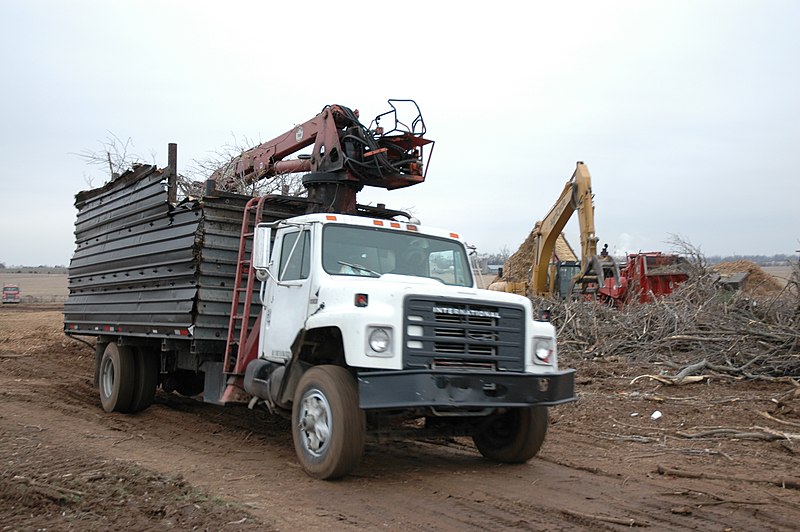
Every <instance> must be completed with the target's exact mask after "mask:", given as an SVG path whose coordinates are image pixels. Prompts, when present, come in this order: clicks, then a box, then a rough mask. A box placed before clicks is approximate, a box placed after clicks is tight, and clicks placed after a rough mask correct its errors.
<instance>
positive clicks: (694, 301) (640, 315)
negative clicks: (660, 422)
mask: <svg viewBox="0 0 800 532" xmlns="http://www.w3.org/2000/svg"><path fill="white" fill-rule="evenodd" d="M759 270H760V268H758V270H756V271H755V274H754V275H755V277H754V280H753V286H761V287H764V286H767V285H768V284H769V283H768V281H769V280H772V279H769V280H765V279H761V278H760V274H759ZM761 273H764V272H763V270H762V271H761ZM764 275H767V274H766V273H764ZM716 277H717V275H716V274H714V273H713V272H704V273H702V274H700V275H698V276H696V277H693V278H691V279H690V280H689V281H687V282H686V283H684V284H683V285H681V286H680V287H679V288H678V289H677V290H676V291H675V292H673V293H672V294H671V295H669V296H667V297H665V298H663V299H660V300H657V301H655V302H652V303H646V304H638V303H632V304H630V305H626V306H625V307H624V308H622V309H614V308H610V307H607V306H604V305H601V304H597V303H593V302H584V301H564V302H556V303H554V302H552V301H549V300H543V299H542V300H534V301H535V302H536V303H538V304H539V305H540V307H544V306H545V305H546V306H551V307H552V317H553V324H554V325H555V327H556V329H557V332H558V338H559V345H560V351H561V353H562V355H563V356H564V357H565V358H566V359H567V362H566V364H567V365H569V364H570V362H569V357H577V359H595V358H599V359H603V358H608V357H615V358H621V359H622V358H624V359H627V360H630V361H635V362H645V363H657V364H660V365H663V366H666V367H668V368H672V369H673V370H679V369H685V368H687V367H689V366H692V368H691V372H690V373H694V374H697V373H702V372H709V371H710V372H713V373H716V374H727V375H733V376H735V377H739V378H753V379H756V378H762V379H763V378H786V377H792V378H798V377H800V296H799V295H798V293H797V291H796V290H783V291H781V290H780V289H779V290H778V291H777V293H776V292H772V295H769V296H764V295H758V296H756V295H753V293H754V292H747V291H736V292H731V291H727V290H724V289H721V288H720V287H719V285H718V284H717V283H716V282H715V280H716ZM759 281H760V282H761V284H760V285H759ZM772 281H773V282H774V280H772ZM756 291H758V292H759V293H761V292H762V291H763V289H757V290H756ZM685 376H686V375H683V376H682V377H685Z"/></svg>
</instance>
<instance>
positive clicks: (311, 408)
mask: <svg viewBox="0 0 800 532" xmlns="http://www.w3.org/2000/svg"><path fill="white" fill-rule="evenodd" d="M332 419H333V416H332V414H331V407H330V405H329V404H328V400H327V399H326V398H325V395H323V394H322V392H320V391H319V390H309V391H307V392H306V393H305V394H304V395H303V399H302V401H301V403H300V419H299V424H298V430H299V431H300V440H301V441H302V442H303V447H304V448H305V450H306V451H308V452H309V453H310V454H312V455H314V456H321V455H323V454H324V453H325V451H326V449H327V447H328V443H329V442H330V436H331V420H332Z"/></svg>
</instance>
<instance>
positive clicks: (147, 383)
mask: <svg viewBox="0 0 800 532" xmlns="http://www.w3.org/2000/svg"><path fill="white" fill-rule="evenodd" d="M134 364H135V371H136V380H135V382H134V386H133V398H132V400H131V406H130V409H129V411H130V412H141V411H142V410H144V409H145V408H147V407H148V406H150V405H151V404H153V399H155V396H156V387H157V386H158V372H159V358H158V353H156V352H154V351H153V350H151V349H146V348H139V349H137V350H136V352H135V354H134Z"/></svg>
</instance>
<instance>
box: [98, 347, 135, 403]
mask: <svg viewBox="0 0 800 532" xmlns="http://www.w3.org/2000/svg"><path fill="white" fill-rule="evenodd" d="M135 382H136V368H135V360H134V352H133V349H131V348H130V347H127V346H119V345H117V344H116V343H113V342H112V343H110V344H108V346H106V350H105V352H104V353H103V358H102V359H101V360H100V378H99V379H98V384H99V388H100V402H101V403H102V405H103V410H105V411H106V412H129V411H130V407H131V403H132V401H133V389H134V384H135Z"/></svg>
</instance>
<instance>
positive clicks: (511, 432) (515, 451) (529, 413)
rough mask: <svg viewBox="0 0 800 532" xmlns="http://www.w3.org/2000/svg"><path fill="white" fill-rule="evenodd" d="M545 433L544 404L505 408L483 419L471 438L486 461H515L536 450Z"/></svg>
mask: <svg viewBox="0 0 800 532" xmlns="http://www.w3.org/2000/svg"><path fill="white" fill-rule="evenodd" d="M546 433H547V407H544V406H532V407H527V408H509V409H508V410H506V411H505V412H501V413H495V414H492V415H491V416H490V417H489V418H488V419H485V420H484V421H483V423H481V425H480V426H479V428H478V431H477V432H476V433H475V434H473V436H472V441H473V442H475V447H477V448H478V451H480V453H481V454H482V455H483V456H484V457H485V458H488V459H489V460H494V461H496V462H503V463H507V464H519V463H522V462H526V461H528V460H530V459H531V458H533V457H534V456H535V455H536V453H538V452H539V449H540V448H541V447H542V443H543V442H544V436H545V434H546Z"/></svg>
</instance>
